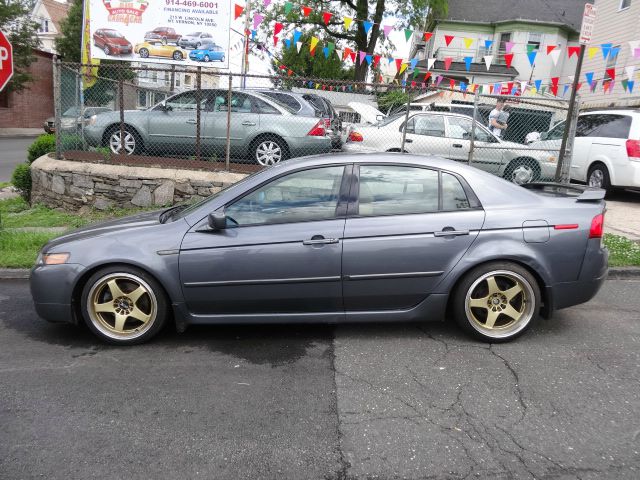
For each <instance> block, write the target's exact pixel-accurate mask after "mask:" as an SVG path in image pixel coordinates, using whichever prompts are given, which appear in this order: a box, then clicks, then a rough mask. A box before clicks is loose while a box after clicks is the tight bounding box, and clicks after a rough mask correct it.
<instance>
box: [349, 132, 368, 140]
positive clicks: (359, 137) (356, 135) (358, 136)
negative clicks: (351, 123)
mask: <svg viewBox="0 0 640 480" xmlns="http://www.w3.org/2000/svg"><path fill="white" fill-rule="evenodd" d="M363 140H364V137H363V136H362V134H361V133H360V132H349V141H350V142H361V141H363Z"/></svg>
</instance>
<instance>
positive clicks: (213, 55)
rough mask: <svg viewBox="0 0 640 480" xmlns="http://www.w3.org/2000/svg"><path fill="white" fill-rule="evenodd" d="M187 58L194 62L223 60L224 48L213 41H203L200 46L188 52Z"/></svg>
mask: <svg viewBox="0 0 640 480" xmlns="http://www.w3.org/2000/svg"><path fill="white" fill-rule="evenodd" d="M189 58H190V59H191V60H194V61H196V62H212V61H218V62H224V50H223V49H222V47H221V46H220V45H216V44H215V43H203V44H202V45H200V48H196V49H195V50H191V51H190V52H189Z"/></svg>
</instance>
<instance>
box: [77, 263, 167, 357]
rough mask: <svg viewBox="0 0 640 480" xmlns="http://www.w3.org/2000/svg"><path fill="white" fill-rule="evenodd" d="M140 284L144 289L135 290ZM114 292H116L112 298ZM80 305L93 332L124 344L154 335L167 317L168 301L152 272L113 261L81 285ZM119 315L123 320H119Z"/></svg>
mask: <svg viewBox="0 0 640 480" xmlns="http://www.w3.org/2000/svg"><path fill="white" fill-rule="evenodd" d="M112 281H113V282H114V283H115V285H116V288H115V289H114V288H113V287H112ZM139 288H141V289H142V290H143V291H144V292H143V293H141V294H139V293H137V292H139V290H138V289H139ZM113 292H119V293H116V294H117V295H119V296H118V297H116V298H114V297H115V295H113V294H112V293H113ZM132 298H133V299H134V300H132ZM80 308H81V311H82V316H83V318H84V321H85V323H86V324H87V326H88V327H89V330H91V332H92V333H93V334H94V335H96V336H97V337H98V338H100V340H102V341H103V342H106V343H111V344H113V345H123V346H124V345H137V344H140V343H144V342H147V341H149V340H151V338H153V337H154V336H155V335H157V334H158V332H160V330H161V329H162V327H163V326H164V324H165V323H166V321H167V318H168V312H169V311H170V310H169V309H170V303H169V301H168V299H167V296H166V293H165V291H164V289H163V288H162V286H161V285H160V284H159V283H158V282H157V281H156V280H155V279H154V278H153V277H152V276H151V275H149V274H147V273H146V272H144V271H142V270H140V269H138V268H135V267H130V266H128V265H114V266H110V267H105V268H102V269H100V270H98V271H97V272H96V273H94V274H93V275H91V277H89V279H88V280H87V282H86V283H85V285H84V287H83V288H82V293H81V298H80ZM107 308H109V309H113V312H111V311H106V309H107ZM117 312H121V313H117ZM122 317H125V320H124V321H122V322H120V323H118V321H119V320H118V318H122ZM138 317H140V318H143V317H144V318H147V317H148V319H147V320H146V321H144V320H140V319H139V318H138ZM119 328H120V329H119Z"/></svg>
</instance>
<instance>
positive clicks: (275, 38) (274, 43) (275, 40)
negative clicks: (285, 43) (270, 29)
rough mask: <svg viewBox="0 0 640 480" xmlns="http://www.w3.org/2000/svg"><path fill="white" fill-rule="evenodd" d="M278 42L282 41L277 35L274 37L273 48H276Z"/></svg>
mask: <svg viewBox="0 0 640 480" xmlns="http://www.w3.org/2000/svg"><path fill="white" fill-rule="evenodd" d="M278 40H280V37H276V36H275V35H274V36H273V46H274V47H275V46H276V45H277V44H278Z"/></svg>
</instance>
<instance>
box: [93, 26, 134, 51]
mask: <svg viewBox="0 0 640 480" xmlns="http://www.w3.org/2000/svg"><path fill="white" fill-rule="evenodd" d="M93 44H94V45H95V46H96V47H97V48H100V49H101V50H102V51H103V52H104V54H105V55H123V54H126V53H131V51H132V50H133V46H132V45H131V42H130V41H129V40H127V39H126V38H124V36H123V35H122V34H121V33H120V32H118V31H117V30H112V29H110V28H99V29H98V30H96V31H95V32H94V33H93Z"/></svg>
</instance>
